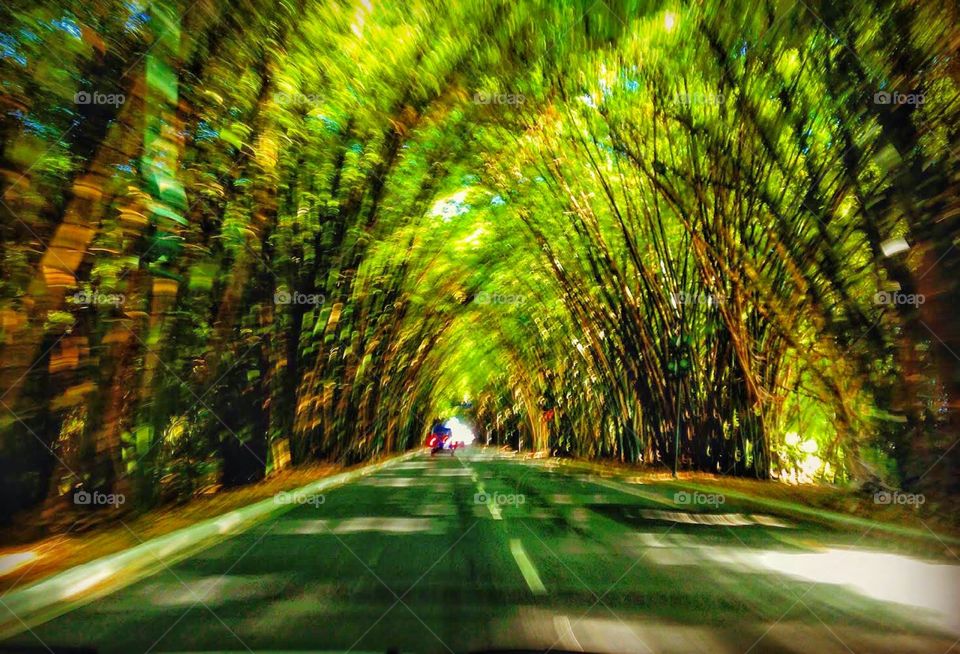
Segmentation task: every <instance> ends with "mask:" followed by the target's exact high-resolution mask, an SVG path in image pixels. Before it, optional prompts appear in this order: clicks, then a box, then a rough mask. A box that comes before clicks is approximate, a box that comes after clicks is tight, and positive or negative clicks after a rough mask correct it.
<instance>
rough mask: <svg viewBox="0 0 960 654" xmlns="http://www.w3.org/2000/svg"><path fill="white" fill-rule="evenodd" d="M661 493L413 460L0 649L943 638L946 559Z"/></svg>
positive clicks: (949, 574) (511, 467)
mask: <svg viewBox="0 0 960 654" xmlns="http://www.w3.org/2000/svg"><path fill="white" fill-rule="evenodd" d="M674 493H675V489H674V488H671V487H669V486H668V485H662V486H661V485H644V486H632V485H631V486H627V485H624V484H621V483H619V482H610V481H607V480H601V479H597V478H594V477H589V476H586V475H581V474H576V473H566V472H561V471H558V470H553V469H548V468H545V467H544V466H542V465H539V464H535V463H524V462H520V461H517V460H515V459H512V458H510V457H503V456H500V455H498V454H495V453H492V452H491V453H483V452H481V451H474V452H466V453H464V452H461V453H459V454H458V455H457V456H456V457H449V456H444V457H437V458H433V459H431V458H430V457H429V456H422V457H418V458H415V459H413V460H409V461H407V462H404V463H400V464H397V465H395V466H392V467H390V468H387V469H385V470H382V471H380V472H378V473H376V474H374V475H371V476H369V477H367V478H364V479H362V480H360V481H357V482H355V483H352V484H349V485H347V486H343V487H340V488H338V489H336V490H334V491H331V492H329V493H328V494H326V495H324V496H323V497H322V498H299V499H300V500H306V499H312V500H313V501H312V502H311V503H304V504H302V505H299V506H297V507H296V508H294V509H293V510H291V511H289V512H287V513H285V514H284V515H282V516H280V517H278V518H275V519H273V520H271V521H269V522H265V523H262V524H260V525H258V526H257V527H255V528H253V529H251V530H249V531H247V532H245V533H243V534H241V535H238V536H235V537H232V538H229V539H226V540H224V541H223V542H221V543H218V544H216V545H214V546H213V547H210V548H209V549H206V550H204V551H203V552H201V553H199V554H198V555H195V556H193V557H192V558H189V559H186V560H184V561H181V562H179V563H177V564H175V565H172V566H169V567H166V568H164V569H163V570H162V571H161V572H159V573H157V574H155V575H153V576H151V577H148V578H146V579H143V580H141V581H139V582H137V583H134V584H132V585H130V586H128V587H126V588H124V589H122V590H119V591H117V592H114V593H113V594H111V595H108V596H106V597H104V598H102V599H100V600H97V601H95V602H93V603H91V604H87V605H86V606H83V607H81V608H78V609H76V610H74V611H72V612H70V613H67V614H65V615H62V616H61V617H59V618H56V619H53V620H51V621H49V622H47V623H45V624H41V625H39V626H36V627H34V628H33V630H32V632H23V633H22V634H20V635H19V636H17V637H15V638H14V639H12V640H10V641H7V642H5V643H3V645H7V646H11V645H13V646H15V647H20V646H28V645H29V646H33V647H40V648H41V649H40V650H39V651H47V650H46V649H43V647H45V646H49V647H51V648H55V647H56V646H62V645H71V646H80V645H86V646H92V647H95V648H96V651H98V652H119V653H123V654H130V653H136V654H139V653H146V652H186V651H189V652H214V651H216V652H226V651H231V652H232V651H237V652H247V651H254V652H261V651H348V650H351V651H360V652H370V651H379V652H385V651H387V649H388V648H392V649H396V650H398V651H400V652H457V653H459V652H471V651H478V650H488V649H505V648H510V649H520V648H526V649H535V650H538V651H544V650H546V649H548V648H552V649H553V650H554V651H587V652H630V653H634V652H639V653H649V652H657V653H660V652H678V653H681V652H682V653H687V652H710V653H711V654H723V653H732V654H745V653H748V652H755V653H760V652H816V653H817V654H825V653H828V652H840V653H849V652H855V653H857V654H860V653H867V652H869V653H874V652H891V653H893V652H896V653H897V654H906V653H908V652H932V653H934V654H946V652H948V651H950V650H951V648H954V651H958V652H960V644H957V638H958V636H960V617H958V616H960V608H958V607H960V599H958V592H960V590H958V589H960V575H958V570H960V566H958V565H957V564H958V563H960V561H957V560H952V561H940V562H933V561H926V560H920V559H915V558H911V557H909V556H907V555H905V554H897V553H891V552H888V551H883V549H882V548H880V544H879V543H878V542H877V541H875V539H874V538H872V535H871V534H869V533H865V534H856V533H840V532H831V531H827V530H825V529H823V528H820V527H816V526H813V525H810V524H802V523H797V522H792V521H786V520H783V519H770V518H769V517H768V516H763V515H756V514H753V513H749V512H747V511H745V510H744V509H743V507H737V506H736V505H735V504H734V503H732V502H724V503H723V504H720V503H719V498H710V497H706V496H700V497H697V498H694V497H692V496H686V497H680V498H679V500H678V498H677V497H676V496H675V494H674ZM677 501H679V504H678V503H677Z"/></svg>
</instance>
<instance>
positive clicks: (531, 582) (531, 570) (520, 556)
mask: <svg viewBox="0 0 960 654" xmlns="http://www.w3.org/2000/svg"><path fill="white" fill-rule="evenodd" d="M510 553H511V554H513V558H514V560H516V562H517V567H519V568H520V574H522V575H523V579H524V581H526V582H527V586H529V587H530V590H531V591H532V592H533V594H534V595H546V594H547V588H546V586H544V585H543V582H542V581H540V575H539V574H537V569H536V568H535V567H533V561H531V560H530V557H529V556H527V551H526V550H525V549H523V543H521V542H520V539H519V538H511V539H510Z"/></svg>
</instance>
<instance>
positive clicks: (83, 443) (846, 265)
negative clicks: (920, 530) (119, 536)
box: [0, 0, 960, 516]
mask: <svg viewBox="0 0 960 654" xmlns="http://www.w3.org/2000/svg"><path fill="white" fill-rule="evenodd" d="M0 12H2V15H3V19H2V20H0V83H2V88H0V102H2V107H0V108H2V114H0V144H2V148H0V157H2V159H0V170H2V178H0V190H2V203H0V272H2V275H0V277H2V280H0V393H2V397H0V468H2V489H0V514H2V515H4V516H9V515H11V514H13V513H14V512H16V511H19V510H23V509H26V508H30V507H37V506H42V505H51V504H55V503H56V502H58V501H61V500H59V499H58V498H63V497H64V496H66V495H67V494H68V493H70V492H71V491H72V490H73V489H76V488H80V487H83V488H86V489H90V490H93V489H100V490H104V491H108V490H111V491H119V492H123V493H126V494H127V495H128V498H132V499H128V503H131V504H133V505H135V506H142V507H146V506H152V505H156V504H157V503H160V502H166V501H171V500H173V499H177V498H184V497H188V496H190V495H191V494H192V493H194V492H196V490H197V489H198V488H200V487H201V486H203V485H204V484H208V483H210V481H211V480H217V481H219V482H221V483H223V484H225V485H238V484H244V483H248V482H251V481H255V480H257V479H260V478H262V477H264V476H265V475H266V474H269V473H270V472H271V471H273V470H276V469H278V468H282V467H284V466H287V465H298V464H302V463H305V462H309V461H316V460H333V461H338V462H342V463H356V462H360V461H363V460H367V459H370V458H372V457H376V456H381V455H383V454H386V453H390V452H399V451H403V450H407V449H410V448H412V447H417V446H420V445H421V444H422V442H423V438H424V435H425V430H426V429H427V428H428V427H429V425H430V422H431V420H432V419H433V418H434V417H436V416H449V415H452V414H454V413H458V412H459V413H461V414H463V415H465V416H466V418H467V419H468V420H469V422H470V423H471V424H472V425H473V427H474V429H475V431H476V433H477V437H478V440H479V441H480V442H484V443H490V444H492V445H497V446H503V445H510V446H512V447H522V448H523V449H524V450H531V449H532V450H537V451H543V452H549V453H552V454H554V455H559V456H572V457H581V458H593V459H607V460H617V461H621V462H626V463H636V464H638V465H641V464H642V465H646V466H651V467H664V468H665V469H666V468H669V467H671V466H672V465H673V462H674V460H675V459H676V458H677V457H679V459H678V462H679V465H680V467H681V469H688V470H697V471H706V472H714V473H719V474H729V475H738V476H748V477H756V478H762V479H766V478H771V477H773V478H778V479H793V480H821V481H827V482H831V483H834V482H835V483H847V482H851V481H862V480H865V479H872V478H879V479H882V480H884V481H885V482H886V483H890V484H896V485H899V486H902V487H913V488H923V489H925V491H926V492H931V493H943V494H955V493H957V491H958V488H957V484H958V475H957V463H958V459H960V448H955V447H954V445H955V443H956V438H957V436H958V434H960V421H958V417H957V416H958V409H960V407H958V399H960V374H958V364H960V360H958V358H957V357H958V355H960V325H958V324H957V321H956V320H955V317H956V315H957V312H956V309H955V307H957V306H958V305H960V286H958V284H957V279H958V275H960V248H957V247H955V244H956V243H957V239H958V231H957V223H958V220H960V165H958V162H960V157H958V143H960V139H958V128H960V123H958V117H960V102H958V98H957V91H958V73H960V67H958V59H957V54H956V53H957V50H958V46H960V33H958V30H957V29H956V26H957V25H958V23H960V16H958V15H957V10H956V7H955V6H953V5H951V3H940V2H932V1H929V2H927V1H921V2H912V1H909V0H878V1H877V2H875V3H835V2H829V1H824V2H816V3H813V4H812V5H809V6H808V5H807V3H804V2H800V3H793V2H788V1H783V2H780V1H779V0H771V1H761V2H759V3H755V4H754V3H739V2H723V3H721V2H709V1H708V2H689V3H679V2H678V3H663V2H648V1H645V0H602V1H600V2H595V1H594V0H576V1H570V2H560V1H557V0H520V1H518V0H458V1H456V2H453V1H446V0H445V1H439V0H437V1H430V0H404V1H396V2H394V1H390V2H374V0H369V2H368V1H367V0H319V1H313V2H308V1H307V0H283V1H281V2H274V1H273V0H270V1H266V0H243V1H239V2H232V3H225V2H217V1H215V0H197V1H193V0H189V1H187V0H184V1H183V2H176V1H175V0H158V1H156V2H153V1H150V2H147V1H146V0H132V1H131V0H124V1H122V2H120V1H118V0H90V1H89V2H63V1H60V0H48V1H38V0H8V1H6V2H5V3H4V6H3V7H2V9H0ZM951 12H953V13H951ZM675 439H677V440H678V442H679V450H677V449H676V448H675V445H674V442H675Z"/></svg>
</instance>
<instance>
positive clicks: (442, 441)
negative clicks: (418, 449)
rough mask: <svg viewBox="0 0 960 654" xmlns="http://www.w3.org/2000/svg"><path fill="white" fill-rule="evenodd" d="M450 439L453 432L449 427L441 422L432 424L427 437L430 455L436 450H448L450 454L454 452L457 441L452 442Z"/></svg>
mask: <svg viewBox="0 0 960 654" xmlns="http://www.w3.org/2000/svg"><path fill="white" fill-rule="evenodd" d="M452 439H453V432H452V431H451V430H450V428H449V427H446V426H444V424H443V423H442V422H438V423H436V424H434V426H433V429H432V430H431V432H430V437H429V438H428V439H427V446H428V447H429V448H430V455H431V456H433V455H434V454H436V453H437V452H444V451H446V452H450V454H451V455H453V454H455V453H456V450H457V447H458V445H459V443H456V442H453V440H452Z"/></svg>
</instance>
